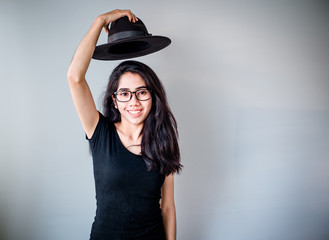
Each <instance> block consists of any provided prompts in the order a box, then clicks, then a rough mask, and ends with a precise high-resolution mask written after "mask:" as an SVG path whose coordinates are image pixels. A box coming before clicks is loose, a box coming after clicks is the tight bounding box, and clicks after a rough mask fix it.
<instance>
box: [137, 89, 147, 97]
mask: <svg viewBox="0 0 329 240" xmlns="http://www.w3.org/2000/svg"><path fill="white" fill-rule="evenodd" d="M146 94H147V90H146V89H143V90H139V91H138V95H141V96H144V95H146Z"/></svg>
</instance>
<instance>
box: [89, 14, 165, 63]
mask: <svg viewBox="0 0 329 240" xmlns="http://www.w3.org/2000/svg"><path fill="white" fill-rule="evenodd" d="M170 43H171V40H170V39H169V38H167V37H164V36H152V34H150V33H148V31H147V29H146V27H145V25H144V23H143V22H142V20H140V19H139V18H138V21H137V22H135V23H133V22H129V19H128V17H122V18H119V19H118V20H116V21H114V22H112V23H111V26H110V29H109V33H108V43H107V44H103V45H99V46H96V48H95V51H94V54H93V58H94V59H98V60H121V59H128V58H134V57H140V56H144V55H147V54H150V53H154V52H156V51H159V50H161V49H163V48H165V47H167V46H168V45H169V44H170Z"/></svg>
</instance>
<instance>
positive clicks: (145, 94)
mask: <svg viewBox="0 0 329 240" xmlns="http://www.w3.org/2000/svg"><path fill="white" fill-rule="evenodd" d="M136 96H137V99H138V100H141V101H145V100H148V99H150V98H151V92H150V91H149V90H148V89H141V90H138V91H136Z"/></svg>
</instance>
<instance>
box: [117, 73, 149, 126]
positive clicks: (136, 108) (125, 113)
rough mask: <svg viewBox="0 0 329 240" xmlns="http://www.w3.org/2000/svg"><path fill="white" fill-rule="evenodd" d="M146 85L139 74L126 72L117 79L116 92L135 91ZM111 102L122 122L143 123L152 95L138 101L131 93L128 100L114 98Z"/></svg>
mask: <svg viewBox="0 0 329 240" xmlns="http://www.w3.org/2000/svg"><path fill="white" fill-rule="evenodd" d="M146 87H147V86H146V84H145V81H144V79H143V78H142V77H141V76H140V75H139V74H137V73H131V72H126V73H124V74H123V75H121V77H120V79H119V84H118V89H117V92H118V91H122V90H128V91H131V92H135V91H137V90H139V89H143V88H144V89H145V88H146ZM113 102H114V104H115V105H116V106H117V109H118V110H119V112H120V114H121V122H122V124H132V125H143V123H144V120H145V119H146V118H147V116H148V114H149V113H150V111H151V107H152V97H151V98H150V99H148V100H146V101H140V100H138V99H137V98H136V95H135V94H132V98H131V99H130V101H128V102H119V101H117V100H116V99H115V98H113Z"/></svg>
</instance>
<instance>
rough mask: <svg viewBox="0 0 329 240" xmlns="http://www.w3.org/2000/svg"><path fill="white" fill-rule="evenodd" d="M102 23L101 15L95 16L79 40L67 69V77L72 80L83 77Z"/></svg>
mask: <svg viewBox="0 0 329 240" xmlns="http://www.w3.org/2000/svg"><path fill="white" fill-rule="evenodd" d="M104 24H105V23H104V20H103V19H102V18H101V16H99V17H97V18H96V20H95V21H94V23H93V24H92V26H91V27H90V29H89V31H88V32H87V34H86V35H85V37H84V38H83V39H82V41H81V42H80V44H79V46H78V48H77V49H76V51H75V53H74V56H73V59H72V62H71V65H70V67H69V70H68V78H69V79H71V80H74V81H79V80H82V79H84V77H85V75H86V72H87V69H88V67H89V64H90V61H91V58H92V56H93V53H94V50H95V47H96V44H97V41H98V38H99V35H100V33H101V31H102V28H103V26H104Z"/></svg>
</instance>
